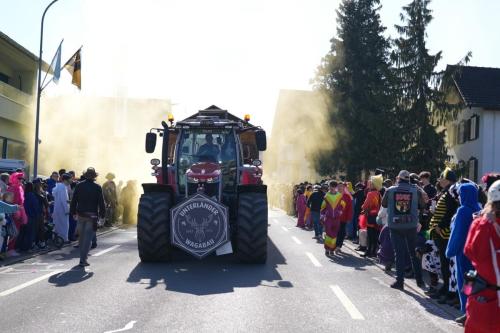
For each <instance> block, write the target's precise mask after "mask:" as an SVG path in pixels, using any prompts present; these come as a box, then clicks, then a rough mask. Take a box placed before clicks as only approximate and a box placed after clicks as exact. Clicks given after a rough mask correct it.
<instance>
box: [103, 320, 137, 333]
mask: <svg viewBox="0 0 500 333" xmlns="http://www.w3.org/2000/svg"><path fill="white" fill-rule="evenodd" d="M135 323H137V321H135V320H132V321H131V322H129V323H128V324H127V325H125V327H124V328H120V329H119V330H114V331H106V332H104V333H116V332H123V331H128V330H131V329H132V328H134V324H135Z"/></svg>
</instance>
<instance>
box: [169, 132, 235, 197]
mask: <svg viewBox="0 0 500 333" xmlns="http://www.w3.org/2000/svg"><path fill="white" fill-rule="evenodd" d="M177 158H178V173H177V176H178V184H179V185H180V186H179V190H180V191H181V192H184V189H185V185H186V177H185V174H186V171H187V170H188V169H189V168H190V167H191V165H193V164H194V163H198V162H211V163H216V164H218V165H219V166H220V168H221V171H222V175H223V176H222V182H223V184H222V187H223V190H224V191H234V189H235V187H236V175H237V172H236V165H237V150H236V140H235V135H234V132H233V130H232V129H223V128H214V129H198V128H197V129H186V130H183V131H182V135H181V137H180V141H179V150H178V153H177Z"/></svg>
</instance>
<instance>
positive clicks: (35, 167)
mask: <svg viewBox="0 0 500 333" xmlns="http://www.w3.org/2000/svg"><path fill="white" fill-rule="evenodd" d="M57 1H58V0H53V1H52V2H51V3H50V4H49V5H48V6H47V8H45V11H44V12H43V15H42V23H41V28H40V53H39V55H38V84H37V92H36V125H35V156H34V159H33V179H34V178H36V177H37V175H38V144H39V141H40V140H39V138H38V134H39V128H40V96H41V94H42V82H41V81H42V46H43V21H44V20H45V14H46V13H47V11H48V10H49V8H50V7H51V6H52V5H53V4H54V3H56V2H57Z"/></svg>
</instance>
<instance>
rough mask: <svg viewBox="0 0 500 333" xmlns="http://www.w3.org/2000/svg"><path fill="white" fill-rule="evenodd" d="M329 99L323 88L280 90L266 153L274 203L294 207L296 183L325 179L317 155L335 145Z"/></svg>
mask: <svg viewBox="0 0 500 333" xmlns="http://www.w3.org/2000/svg"><path fill="white" fill-rule="evenodd" d="M328 103H329V99H328V97H327V96H324V95H323V94H321V93H320V92H313V91H303V90H282V91H280V95H279V98H278V103H277V106H276V113H275V117H274V123H273V129H272V132H271V133H270V138H269V149H268V150H267V151H266V153H265V154H264V162H265V167H264V181H265V183H266V184H268V186H269V202H270V203H271V205H273V206H276V207H280V208H282V209H285V210H287V211H291V209H292V199H291V196H292V188H293V185H295V184H299V183H302V182H304V181H308V182H317V181H319V180H321V178H322V177H321V175H319V174H318V173H317V172H316V171H315V168H316V165H315V162H316V160H317V156H318V155H319V154H324V153H327V152H328V151H329V150H331V149H332V148H333V142H332V133H333V131H334V128H332V127H331V126H329V122H328Z"/></svg>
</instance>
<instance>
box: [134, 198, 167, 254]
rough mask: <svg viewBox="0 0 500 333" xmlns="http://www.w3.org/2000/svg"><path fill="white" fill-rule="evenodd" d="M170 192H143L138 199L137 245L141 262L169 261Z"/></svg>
mask: <svg viewBox="0 0 500 333" xmlns="http://www.w3.org/2000/svg"><path fill="white" fill-rule="evenodd" d="M170 202H171V201H170V193H165V192H163V193H158V192H153V193H144V194H143V195H141V199H140V201H139V212H138V219H137V245H138V248H139V257H140V258H141V261H143V262H158V261H170V260H171V257H172V245H171V244H170Z"/></svg>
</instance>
